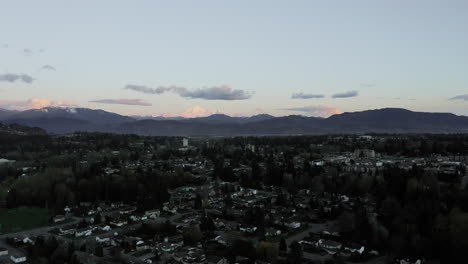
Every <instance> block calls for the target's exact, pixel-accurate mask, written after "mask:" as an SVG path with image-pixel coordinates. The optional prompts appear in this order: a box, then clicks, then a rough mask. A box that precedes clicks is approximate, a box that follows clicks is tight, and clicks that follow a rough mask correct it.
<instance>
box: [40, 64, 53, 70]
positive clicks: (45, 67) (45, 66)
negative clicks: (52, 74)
mask: <svg viewBox="0 0 468 264" xmlns="http://www.w3.org/2000/svg"><path fill="white" fill-rule="evenodd" d="M41 70H46V71H56V69H55V67H53V66H51V65H44V66H42V67H41Z"/></svg>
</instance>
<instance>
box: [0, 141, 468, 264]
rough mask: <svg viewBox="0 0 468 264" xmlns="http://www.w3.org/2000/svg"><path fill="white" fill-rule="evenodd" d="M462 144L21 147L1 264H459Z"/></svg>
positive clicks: (464, 209) (4, 168) (11, 175)
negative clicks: (41, 218)
mask: <svg viewBox="0 0 468 264" xmlns="http://www.w3.org/2000/svg"><path fill="white" fill-rule="evenodd" d="M464 137H466V136H461V135H377V134H375V135H327V136H294V137H232V138H224V137H220V138H204V137H192V138H181V137H140V136H134V135H113V134H100V133H75V134H68V135H62V136H35V137H34V138H32V139H27V140H26V139H24V138H22V137H18V138H14V141H15V143H16V144H15V146H12V145H11V144H0V161H2V162H1V163H0V194H1V195H0V202H1V204H2V208H1V209H0V215H2V216H4V217H0V218H3V220H1V219H0V263H71V264H91V263H184V264H185V263H216V264H222V263H370V264H373V263H375V264H379V263H399V264H402V263H412V264H421V263H457V262H446V261H457V260H459V259H463V258H464V257H465V255H464V254H466V252H464V251H463V250H462V249H466V248H468V240H467V238H468V221H465V220H468V190H467V188H466V183H467V177H466V166H465V162H466V161H468V148H465V146H463V142H465V141H463V140H465V138H464ZM31 142H35V144H32V143H31ZM460 142H462V143H460ZM0 143H1V142H0ZM40 215H43V216H42V217H43V218H44V219H46V220H45V222H39V221H35V220H37V219H39V218H40V217H39V216H40ZM36 222H37V223H36ZM458 263H461V262H458Z"/></svg>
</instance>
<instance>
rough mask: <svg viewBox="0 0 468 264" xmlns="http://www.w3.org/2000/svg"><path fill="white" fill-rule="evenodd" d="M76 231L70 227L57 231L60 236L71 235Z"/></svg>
mask: <svg viewBox="0 0 468 264" xmlns="http://www.w3.org/2000/svg"><path fill="white" fill-rule="evenodd" d="M75 231H76V229H75V228H72V227H69V228H60V229H59V232H60V235H62V236H63V235H71V234H74V233H75Z"/></svg>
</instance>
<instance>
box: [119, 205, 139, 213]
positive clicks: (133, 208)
mask: <svg viewBox="0 0 468 264" xmlns="http://www.w3.org/2000/svg"><path fill="white" fill-rule="evenodd" d="M136 209H137V208H136V207H135V206H129V207H125V208H122V209H120V214H131V213H133V212H135V211H136Z"/></svg>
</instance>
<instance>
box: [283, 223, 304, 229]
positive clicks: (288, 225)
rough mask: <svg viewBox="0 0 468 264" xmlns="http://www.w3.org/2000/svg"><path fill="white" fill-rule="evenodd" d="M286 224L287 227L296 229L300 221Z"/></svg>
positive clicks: (299, 225)
mask: <svg viewBox="0 0 468 264" xmlns="http://www.w3.org/2000/svg"><path fill="white" fill-rule="evenodd" d="M286 226H287V227H289V228H292V229H296V228H299V227H301V223H299V222H291V223H288V224H286Z"/></svg>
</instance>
